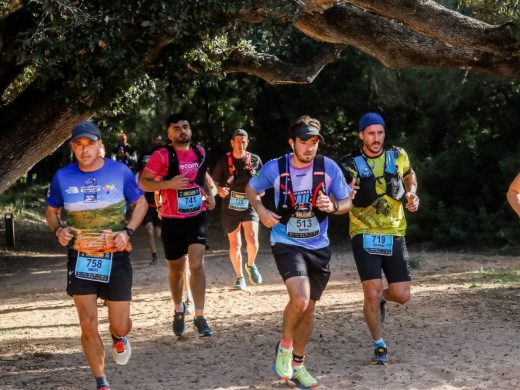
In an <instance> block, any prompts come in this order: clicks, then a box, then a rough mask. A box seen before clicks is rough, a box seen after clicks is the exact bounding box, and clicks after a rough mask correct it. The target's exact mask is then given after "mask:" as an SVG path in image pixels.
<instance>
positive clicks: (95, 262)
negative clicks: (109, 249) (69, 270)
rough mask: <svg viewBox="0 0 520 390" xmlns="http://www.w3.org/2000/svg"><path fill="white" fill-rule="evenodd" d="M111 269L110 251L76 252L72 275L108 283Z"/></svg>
mask: <svg viewBox="0 0 520 390" xmlns="http://www.w3.org/2000/svg"><path fill="white" fill-rule="evenodd" d="M111 270H112V253H95V254H93V253H85V252H78V258H77V260H76V269H75V271H74V275H75V276H76V278H78V279H85V280H92V281H94V282H102V283H108V281H109V280H110V271H111Z"/></svg>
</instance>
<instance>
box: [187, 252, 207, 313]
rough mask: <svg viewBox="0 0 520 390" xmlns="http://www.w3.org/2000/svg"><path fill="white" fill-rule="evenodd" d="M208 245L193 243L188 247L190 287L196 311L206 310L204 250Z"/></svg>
mask: <svg viewBox="0 0 520 390" xmlns="http://www.w3.org/2000/svg"><path fill="white" fill-rule="evenodd" d="M205 251H206V247H205V246H204V245H202V244H191V245H190V246H189V247H188V256H189V258H190V261H189V267H190V274H191V275H190V287H191V293H192V294H193V301H194V302H195V311H197V310H199V309H201V310H204V303H205V299H206V275H205V273H204V252H205Z"/></svg>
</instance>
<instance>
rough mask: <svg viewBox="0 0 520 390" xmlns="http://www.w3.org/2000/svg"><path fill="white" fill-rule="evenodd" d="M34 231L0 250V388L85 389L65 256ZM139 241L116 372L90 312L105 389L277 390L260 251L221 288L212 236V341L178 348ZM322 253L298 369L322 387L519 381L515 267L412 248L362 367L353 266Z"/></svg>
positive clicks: (164, 291)
mask: <svg viewBox="0 0 520 390" xmlns="http://www.w3.org/2000/svg"><path fill="white" fill-rule="evenodd" d="M32 234H33V238H34V237H36V235H38V234H40V236H39V237H40V239H41V242H42V244H41V247H40V248H39V249H38V250H35V248H30V247H29V248H23V250H21V251H17V252H12V251H6V250H3V251H0V388H1V389H92V388H93V386H92V385H93V379H92V378H91V374H90V371H89V369H88V366H87V365H86V361H85V359H84V357H83V354H82V351H81V347H80V344H79V327H78V325H77V317H76V311H75V309H74V306H73V304H72V300H71V299H70V298H69V297H68V296H67V295H66V294H65V292H64V288H65V279H66V275H65V261H64V259H65V257H64V251H63V250H61V248H59V247H58V246H57V245H56V244H54V243H53V242H52V241H51V240H49V238H48V234H49V233H47V232H43V231H42V232H36V233H32ZM140 234H142V232H141V233H140ZM220 234H222V233H220ZM25 238H27V237H25ZM140 240H141V241H138V243H136V245H135V246H136V247H137V248H140V249H137V250H136V251H135V252H134V254H133V256H132V262H133V265H134V272H135V279H134V280H135V283H134V300H133V303H132V319H133V321H134V328H133V330H132V332H131V334H130V337H131V341H132V345H133V355H132V359H131V360H130V363H129V364H128V365H127V366H125V367H120V366H117V365H115V364H114V363H113V362H112V360H111V356H110V353H109V348H108V345H109V335H108V331H107V328H108V325H107V321H106V310H105V309H104V308H103V307H101V306H100V309H99V313H100V330H101V334H102V338H103V341H104V342H105V346H106V351H107V367H106V371H107V376H108V378H109V381H110V383H111V386H112V388H113V389H115V390H119V389H154V390H155V389H272V388H288V386H287V385H286V384H283V383H279V382H277V381H275V380H274V377H273V374H272V372H271V368H270V367H271V363H272V358H273V352H274V344H275V342H276V341H277V340H278V338H279V337H280V331H281V314H282V311H283V308H284V306H285V304H286V301H287V296H286V292H285V288H284V286H283V285H282V283H281V282H280V277H279V275H278V273H277V271H276V267H275V265H274V262H273V260H272V257H271V255H270V253H269V251H268V250H267V249H264V250H262V251H261V253H260V255H259V259H258V263H257V264H258V266H259V268H260V270H261V272H262V274H263V276H264V284H263V285H262V286H253V287H251V286H248V289H247V291H245V292H238V291H233V290H231V288H230V287H231V286H232V284H233V279H234V278H233V275H232V269H231V265H230V263H229V260H228V258H227V253H226V251H225V249H224V247H223V245H224V244H225V239H224V237H221V236H218V233H217V235H216V238H215V243H213V244H212V249H210V250H209V251H208V254H207V257H206V272H207V278H208V293H207V318H208V321H209V323H210V325H211V326H212V327H213V328H214V330H215V335H214V336H212V337H211V338H208V339H198V338H197V337H196V336H195V334H194V332H193V330H192V329H191V328H190V329H189V332H188V334H187V336H186V338H185V339H184V340H182V341H181V340H177V339H176V338H175V337H174V336H173V334H172V331H171V320H172V304H171V300H170V295H169V291H168V286H167V281H166V272H167V269H166V265H165V264H163V263H161V264H158V265H156V266H148V265H147V264H148V261H149V259H148V257H149V256H148V253H147V251H146V250H145V249H144V242H143V241H142V237H141V238H140ZM264 241H265V237H264ZM264 248H266V246H264ZM334 249H335V250H334V253H335V254H334V256H333V260H332V263H331V267H332V271H333V276H332V278H331V282H330V284H329V286H328V288H327V290H326V291H325V293H324V296H323V299H322V300H321V301H320V303H319V304H318V306H317V314H316V325H315V330H314V333H313V336H312V340H311V342H310V348H309V351H308V360H307V367H308V369H309V371H310V372H311V373H313V374H315V375H316V376H317V378H318V380H319V382H320V387H319V388H320V389H512V388H518V387H519V386H520V359H518V351H517V347H516V344H517V343H516V341H517V339H518V334H519V333H518V331H519V327H520V325H519V323H520V322H519V320H520V310H519V306H520V299H519V298H520V288H519V284H518V269H519V268H520V265H519V263H518V259H517V258H514V257H500V256H481V255H474V254H471V255H469V254H457V253H423V252H414V250H413V247H412V248H411V251H410V252H411V257H412V259H413V260H414V262H416V263H419V264H420V268H419V269H415V270H414V271H413V275H414V282H413V283H414V285H413V290H412V295H413V298H412V300H411V301H410V302H409V303H408V304H406V305H405V306H401V305H397V304H389V305H388V312H387V320H386V322H385V331H384V336H385V340H386V341H387V343H388V344H389V352H390V358H391V362H392V363H391V364H390V365H389V366H388V367H372V366H368V365H367V361H368V359H369V358H370V354H371V350H370V336H369V333H368V330H367V328H366V325H365V323H364V320H363V315H362V294H361V289H360V284H359V282H358V277H357V273H356V270H355V265H354V261H353V258H352V255H351V253H350V250H349V249H348V248H347V247H335V248H334ZM491 269H493V270H494V271H492V272H491V271H489V270H491ZM515 270H516V274H514V272H515ZM515 275H516V276H515ZM499 280H500V282H498V281H499Z"/></svg>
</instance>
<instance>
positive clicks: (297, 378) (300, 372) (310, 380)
mask: <svg viewBox="0 0 520 390" xmlns="http://www.w3.org/2000/svg"><path fill="white" fill-rule="evenodd" d="M291 380H292V381H293V382H294V383H295V384H296V386H298V387H299V388H300V389H313V388H315V387H318V381H317V380H316V378H314V377H313V376H312V375H311V374H309V371H307V369H306V368H305V366H304V365H301V366H295V367H293V374H292V379H291Z"/></svg>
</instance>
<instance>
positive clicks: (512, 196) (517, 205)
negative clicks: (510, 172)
mask: <svg viewBox="0 0 520 390" xmlns="http://www.w3.org/2000/svg"><path fill="white" fill-rule="evenodd" d="M517 188H520V174H519V175H517V176H516V177H515V179H514V180H513V182H512V183H511V185H510V186H509V190H508V191H507V201H508V202H509V204H510V205H511V207H512V208H513V210H514V211H515V212H516V213H517V214H518V216H519V217H520V192H518V190H517Z"/></svg>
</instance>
